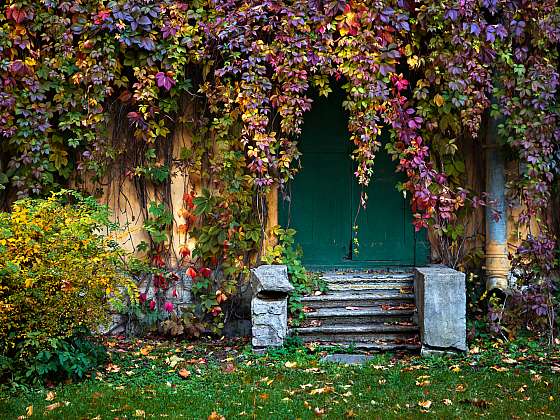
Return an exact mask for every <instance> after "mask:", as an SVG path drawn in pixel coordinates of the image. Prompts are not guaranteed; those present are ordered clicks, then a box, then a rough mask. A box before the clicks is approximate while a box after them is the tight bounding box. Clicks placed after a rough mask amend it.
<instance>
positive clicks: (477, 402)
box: [461, 398, 490, 408]
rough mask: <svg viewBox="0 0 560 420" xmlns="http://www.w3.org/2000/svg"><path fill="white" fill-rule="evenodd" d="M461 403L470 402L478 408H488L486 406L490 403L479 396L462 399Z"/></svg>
mask: <svg viewBox="0 0 560 420" xmlns="http://www.w3.org/2000/svg"><path fill="white" fill-rule="evenodd" d="M461 404H472V405H474V406H475V407H478V408H488V406H489V405H490V403H489V402H488V401H486V400H482V399H479V398H474V399H472V400H462V401H461Z"/></svg>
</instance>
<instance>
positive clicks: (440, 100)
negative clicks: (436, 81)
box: [434, 93, 445, 106]
mask: <svg viewBox="0 0 560 420" xmlns="http://www.w3.org/2000/svg"><path fill="white" fill-rule="evenodd" d="M434 103H435V104H436V105H437V106H443V104H444V103H445V99H443V96H441V95H440V94H439V93H438V94H437V95H436V96H434Z"/></svg>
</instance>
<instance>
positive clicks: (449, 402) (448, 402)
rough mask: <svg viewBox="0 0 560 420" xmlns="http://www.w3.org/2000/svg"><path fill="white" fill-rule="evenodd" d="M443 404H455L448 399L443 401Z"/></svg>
mask: <svg viewBox="0 0 560 420" xmlns="http://www.w3.org/2000/svg"><path fill="white" fill-rule="evenodd" d="M443 403H444V404H445V405H451V404H453V402H452V401H451V400H450V399H448V398H446V399H444V400H443Z"/></svg>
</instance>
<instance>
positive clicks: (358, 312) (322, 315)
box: [302, 306, 414, 326]
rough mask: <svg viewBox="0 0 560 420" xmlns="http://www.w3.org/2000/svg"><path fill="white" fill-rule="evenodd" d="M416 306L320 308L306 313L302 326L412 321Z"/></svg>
mask: <svg viewBox="0 0 560 420" xmlns="http://www.w3.org/2000/svg"><path fill="white" fill-rule="evenodd" d="M413 316H414V307H413V306H410V307H409V308H408V309H393V310H391V309H383V308H368V307H357V306H348V307H342V308H319V309H317V310H315V311H312V312H308V313H306V317H305V318H306V319H305V321H303V323H302V326H332V325H337V324H351V325H362V324H379V323H385V322H412V321H413Z"/></svg>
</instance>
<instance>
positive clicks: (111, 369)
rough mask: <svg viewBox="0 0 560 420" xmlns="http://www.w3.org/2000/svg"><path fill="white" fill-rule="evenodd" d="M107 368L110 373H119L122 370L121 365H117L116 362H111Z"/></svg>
mask: <svg viewBox="0 0 560 420" xmlns="http://www.w3.org/2000/svg"><path fill="white" fill-rule="evenodd" d="M105 370H106V371H107V372H109V373H111V372H113V373H117V372H120V370H121V368H120V366H117V365H115V364H114V363H109V364H108V365H107V366H106V367H105Z"/></svg>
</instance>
